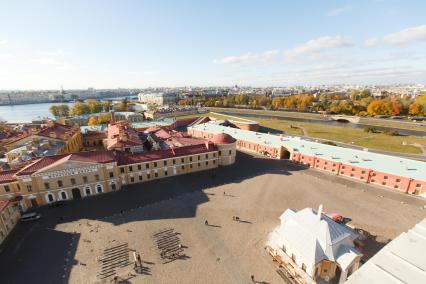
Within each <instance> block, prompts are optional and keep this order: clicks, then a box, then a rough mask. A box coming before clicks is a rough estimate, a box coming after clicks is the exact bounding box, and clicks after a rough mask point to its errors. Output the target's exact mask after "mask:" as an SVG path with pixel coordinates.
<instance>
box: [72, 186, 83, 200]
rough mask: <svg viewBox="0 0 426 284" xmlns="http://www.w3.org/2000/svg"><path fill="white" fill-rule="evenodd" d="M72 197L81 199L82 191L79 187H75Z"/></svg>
mask: <svg viewBox="0 0 426 284" xmlns="http://www.w3.org/2000/svg"><path fill="white" fill-rule="evenodd" d="M71 191H72V198H73V199H80V198H81V192H80V189H78V188H73V189H72V190H71Z"/></svg>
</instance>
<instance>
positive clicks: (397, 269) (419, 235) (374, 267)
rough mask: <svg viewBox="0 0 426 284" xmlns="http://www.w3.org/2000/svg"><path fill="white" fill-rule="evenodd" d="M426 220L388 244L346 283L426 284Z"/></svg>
mask: <svg viewBox="0 0 426 284" xmlns="http://www.w3.org/2000/svg"><path fill="white" fill-rule="evenodd" d="M425 254H426V218H425V219H423V221H421V222H420V223H419V224H417V225H416V226H414V228H412V229H411V230H409V231H408V232H406V233H405V232H404V233H402V234H401V235H399V236H398V237H397V238H395V239H394V240H393V241H391V242H390V243H389V244H387V245H386V246H385V247H384V248H383V249H382V250H380V251H379V252H378V253H377V254H376V255H375V256H373V257H372V258H371V259H370V260H369V261H367V262H366V263H365V264H364V265H363V266H362V267H361V268H360V269H359V270H357V271H356V272H355V273H354V274H353V275H351V276H350V277H349V279H348V281H347V282H346V283H348V284H357V283H370V284H379V283H380V284H381V283H386V284H387V283H389V284H392V283H426V257H425Z"/></svg>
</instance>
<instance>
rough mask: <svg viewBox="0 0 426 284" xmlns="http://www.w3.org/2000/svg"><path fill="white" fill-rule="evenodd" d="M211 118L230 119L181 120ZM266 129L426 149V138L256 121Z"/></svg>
mask: <svg viewBox="0 0 426 284" xmlns="http://www.w3.org/2000/svg"><path fill="white" fill-rule="evenodd" d="M197 116H211V117H215V118H218V119H229V118H228V117H226V116H222V115H216V114H211V113H209V114H194V115H188V116H181V117H178V119H179V118H187V117H197ZM255 120H256V121H258V122H259V123H260V126H262V127H264V128H263V130H264V131H265V129H266V131H268V130H267V129H270V130H275V131H282V132H284V133H286V134H289V135H303V131H302V130H301V129H299V128H292V127H291V126H293V127H294V126H296V127H301V128H304V129H305V131H306V132H307V133H308V135H309V136H310V137H314V138H320V139H326V140H331V141H338V142H343V143H348V144H353V145H357V146H361V147H365V148H371V149H376V150H382V151H389V152H399V153H411V154H421V153H422V151H421V150H420V149H419V148H418V147H415V146H411V145H403V144H402V143H403V142H405V143H406V144H413V143H418V144H421V145H424V146H425V147H426V138H422V137H415V136H389V135H386V134H383V133H366V132H364V131H363V130H362V129H354V128H345V127H338V126H328V125H321V124H314V123H305V122H294V121H285V120H277V119H255Z"/></svg>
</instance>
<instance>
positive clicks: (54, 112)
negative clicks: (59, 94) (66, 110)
mask: <svg viewBox="0 0 426 284" xmlns="http://www.w3.org/2000/svg"><path fill="white" fill-rule="evenodd" d="M49 111H50V113H51V114H52V115H53V116H54V117H59V108H58V106H57V105H51V106H50V107H49Z"/></svg>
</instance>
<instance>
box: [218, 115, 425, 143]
mask: <svg viewBox="0 0 426 284" xmlns="http://www.w3.org/2000/svg"><path fill="white" fill-rule="evenodd" d="M215 112H217V113H221V114H225V115H232V116H241V117H246V118H252V119H256V118H263V119H277V120H286V121H294V122H306V123H316V124H323V125H330V126H339V127H348V128H358V129H364V128H374V129H377V130H379V131H397V132H398V133H399V134H401V135H411V136H424V137H425V136H426V132H425V131H420V130H410V129H401V128H393V127H385V126H371V125H366V124H356V123H344V122H338V121H334V120H325V119H309V118H299V117H286V116H277V115H264V114H255V113H239V112H232V111H215Z"/></svg>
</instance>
